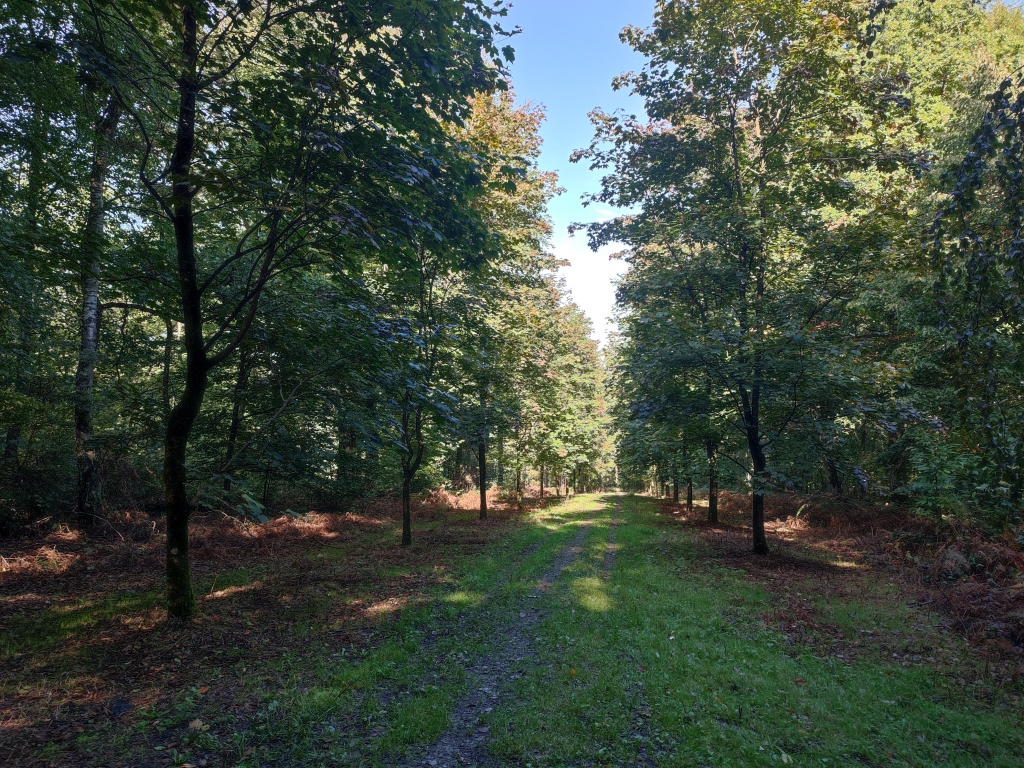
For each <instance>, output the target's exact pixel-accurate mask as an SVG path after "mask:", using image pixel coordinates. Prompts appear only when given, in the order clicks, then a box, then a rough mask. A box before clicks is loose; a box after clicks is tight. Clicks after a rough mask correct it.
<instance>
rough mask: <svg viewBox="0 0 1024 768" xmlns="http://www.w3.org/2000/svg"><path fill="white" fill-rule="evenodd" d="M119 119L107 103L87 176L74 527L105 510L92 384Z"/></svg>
mask: <svg viewBox="0 0 1024 768" xmlns="http://www.w3.org/2000/svg"><path fill="white" fill-rule="evenodd" d="M120 118H121V106H120V104H118V102H117V101H116V100H115V99H113V98H111V99H110V100H109V101H108V102H107V107H106V109H105V110H104V113H103V117H102V118H101V120H100V123H99V125H98V126H97V129H96V136H95V139H94V147H93V157H92V170H91V172H90V174H89V213H88V215H87V217H86V223H85V237H84V238H83V243H82V246H83V248H82V250H83V253H82V327H81V334H80V342H79V351H78V370H77V371H76V372H75V454H76V455H77V458H78V522H79V524H80V525H83V526H86V527H88V526H90V525H92V524H93V523H94V522H95V521H96V519H97V518H98V517H99V515H100V514H101V513H102V511H103V486H102V481H101V478H100V468H99V463H98V462H97V460H96V446H95V445H94V442H93V385H94V383H95V380H96V356H97V350H98V347H99V335H100V272H101V270H102V268H103V249H104V241H103V235H104V232H103V230H104V225H105V223H106V221H105V219H106V215H105V214H106V211H105V209H104V200H103V194H104V192H105V191H106V182H107V167H108V165H109V163H110V141H111V139H112V138H113V136H114V133H115V132H116V130H117V123H118V121H119V120H120Z"/></svg>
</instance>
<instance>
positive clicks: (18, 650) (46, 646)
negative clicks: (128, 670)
mask: <svg viewBox="0 0 1024 768" xmlns="http://www.w3.org/2000/svg"><path fill="white" fill-rule="evenodd" d="M161 598H162V594H161V593H160V592H157V591H155V590H153V591H147V592H129V591H123V592H116V593H114V594H112V595H106V596H99V597H95V598H81V599H79V600H77V601H76V602H74V603H72V604H64V603H57V604H54V605H48V606H47V607H45V608H40V609H39V610H36V611H33V612H32V613H31V614H28V615H20V616H19V615H15V616H11V617H9V618H7V619H5V621H4V628H3V631H2V632H0V661H6V660H8V659H9V658H11V657H12V656H16V655H20V654H26V653H39V652H44V651H51V650H54V649H56V648H58V647H59V646H60V645H61V644H62V643H64V642H66V641H67V640H68V639H70V638H74V637H76V636H77V635H81V634H83V633H86V632H87V631H88V630H90V629H92V628H94V627H96V626H98V625H100V624H102V623H104V622H108V621H110V620H111V619H114V618H116V617H118V616H123V615H126V614H135V613H140V612H143V611H148V610H151V609H153V608H156V607H157V606H158V605H160V601H161Z"/></svg>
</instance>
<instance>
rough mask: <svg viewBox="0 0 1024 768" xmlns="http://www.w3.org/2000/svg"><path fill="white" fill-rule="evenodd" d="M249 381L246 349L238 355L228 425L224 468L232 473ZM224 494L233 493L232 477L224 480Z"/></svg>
mask: <svg viewBox="0 0 1024 768" xmlns="http://www.w3.org/2000/svg"><path fill="white" fill-rule="evenodd" d="M248 381H249V356H248V355H247V354H246V352H245V349H242V351H241V352H240V353H239V355H238V378H237V379H236V380H235V391H234V397H233V398H232V399H233V400H234V403H233V405H232V406H231V423H230V424H229V425H228V446H227V449H226V450H225V452H224V466H225V467H228V468H229V469H228V470H227V471H228V472H231V469H230V467H231V464H232V460H233V459H234V458H235V446H236V445H237V443H238V430H239V429H241V426H242V395H243V393H244V392H245V387H246V384H248ZM224 492H225V493H230V492H231V476H230V475H228V476H226V477H225V478H224Z"/></svg>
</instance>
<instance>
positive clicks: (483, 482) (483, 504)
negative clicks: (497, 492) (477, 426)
mask: <svg viewBox="0 0 1024 768" xmlns="http://www.w3.org/2000/svg"><path fill="white" fill-rule="evenodd" d="M479 450H480V457H479V458H480V519H481V520H486V519H487V441H486V440H485V439H484V437H483V436H482V435H481V437H480V446H479Z"/></svg>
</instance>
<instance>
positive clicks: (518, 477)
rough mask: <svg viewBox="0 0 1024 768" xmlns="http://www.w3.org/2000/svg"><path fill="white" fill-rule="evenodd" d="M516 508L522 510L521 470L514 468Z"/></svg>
mask: <svg viewBox="0 0 1024 768" xmlns="http://www.w3.org/2000/svg"><path fill="white" fill-rule="evenodd" d="M516 508H517V509H520V510H522V508H523V470H522V468H521V467H516Z"/></svg>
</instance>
